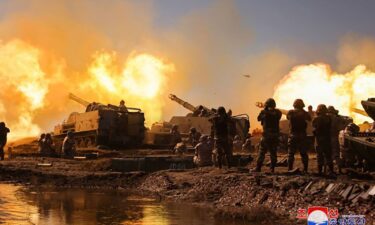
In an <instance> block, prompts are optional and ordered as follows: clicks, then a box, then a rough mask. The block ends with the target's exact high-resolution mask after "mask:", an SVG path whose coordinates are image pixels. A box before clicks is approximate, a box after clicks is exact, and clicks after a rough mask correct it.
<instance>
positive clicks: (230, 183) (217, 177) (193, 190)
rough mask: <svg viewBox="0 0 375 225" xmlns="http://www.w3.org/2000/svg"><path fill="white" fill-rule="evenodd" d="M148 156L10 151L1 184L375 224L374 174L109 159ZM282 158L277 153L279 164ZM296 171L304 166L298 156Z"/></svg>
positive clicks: (230, 212)
mask: <svg viewBox="0 0 375 225" xmlns="http://www.w3.org/2000/svg"><path fill="white" fill-rule="evenodd" d="M28 147H30V146H27V145H26V146H23V149H29V148H28ZM147 152H149V150H134V151H129V152H126V153H124V152H111V151H109V152H107V153H103V154H100V155H101V157H100V158H99V159H94V160H70V159H61V158H41V157H37V156H36V154H35V152H34V151H31V150H30V151H29V150H28V151H23V150H22V151H19V152H17V151H14V152H13V157H14V158H12V159H8V160H5V161H1V162H0V180H2V181H7V182H17V183H22V184H25V185H34V186H58V187H66V188H103V189H119V190H130V191H133V192H137V193H139V194H145V195H152V196H155V197H157V198H161V199H165V200H168V201H177V202H190V203H193V204H199V205H202V206H204V207H208V208H211V209H213V210H214V211H215V212H216V213H217V214H218V215H220V216H226V217H230V218H234V219H240V220H250V221H274V220H276V219H277V220H283V221H284V220H285V221H288V222H282V223H281V224H298V223H300V224H305V223H306V220H297V219H296V216H297V210H298V209H307V207H308V206H325V207H330V208H332V207H333V208H337V209H338V210H339V213H340V214H341V215H344V214H345V215H346V214H360V215H365V216H366V219H367V223H366V224H375V222H374V221H375V210H374V209H375V196H374V195H369V194H368V191H369V190H370V189H371V188H373V187H374V188H375V180H374V176H375V174H370V173H369V174H360V173H354V172H353V171H349V170H348V171H345V172H346V174H345V175H339V176H337V177H318V176H316V175H315V174H314V173H316V157H315V156H314V155H313V154H311V156H310V171H311V173H310V174H309V175H301V174H288V173H287V168H286V167H278V168H277V169H276V173H275V174H270V173H269V168H267V166H264V168H263V171H264V172H262V173H252V172H249V169H251V168H253V167H254V162H253V163H252V164H250V165H249V166H247V167H244V168H231V169H225V168H224V169H222V170H220V169H217V168H212V167H207V168H196V169H189V170H164V171H158V172H154V173H149V174H147V173H144V172H127V173H123V172H115V171H112V169H111V157H113V156H116V157H121V156H123V155H129V154H130V155H133V154H147ZM164 152H167V151H164ZM154 153H155V154H156V153H157V154H162V153H163V151H155V152H154ZM285 156H286V154H279V160H281V159H283V158H285ZM253 157H254V158H255V157H256V154H253ZM267 160H269V159H268V157H267V158H266V162H267ZM296 167H300V168H302V165H301V161H300V158H299V157H298V156H297V158H296ZM374 190H375V189H374ZM366 193H367V194H366Z"/></svg>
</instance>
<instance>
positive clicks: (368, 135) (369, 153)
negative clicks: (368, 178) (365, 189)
mask: <svg viewBox="0 0 375 225" xmlns="http://www.w3.org/2000/svg"><path fill="white" fill-rule="evenodd" d="M361 104H362V107H363V109H364V110H365V112H366V114H367V115H368V116H369V117H370V118H371V119H372V120H373V122H374V120H375V98H369V99H368V100H367V101H361ZM344 141H345V142H346V143H347V144H348V146H349V150H350V151H351V152H352V153H354V154H355V155H357V156H358V158H360V159H363V161H365V163H366V166H368V167H370V169H372V170H375V130H373V129H370V130H368V131H366V132H356V133H346V134H345V136H344Z"/></svg>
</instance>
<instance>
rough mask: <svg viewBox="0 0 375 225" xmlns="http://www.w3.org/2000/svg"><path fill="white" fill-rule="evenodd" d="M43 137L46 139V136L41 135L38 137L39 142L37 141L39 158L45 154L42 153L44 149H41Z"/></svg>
mask: <svg viewBox="0 0 375 225" xmlns="http://www.w3.org/2000/svg"><path fill="white" fill-rule="evenodd" d="M45 137H46V134H44V133H43V134H41V135H40V137H39V140H38V146H39V153H40V155H41V156H45V152H44V150H45V149H44V147H43V143H44V138H45Z"/></svg>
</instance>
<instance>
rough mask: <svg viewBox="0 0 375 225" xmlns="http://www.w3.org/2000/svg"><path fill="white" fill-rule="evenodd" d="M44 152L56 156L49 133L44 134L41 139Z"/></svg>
mask: <svg viewBox="0 0 375 225" xmlns="http://www.w3.org/2000/svg"><path fill="white" fill-rule="evenodd" d="M43 148H44V153H45V154H46V155H48V156H50V157H54V156H56V152H55V148H54V145H53V140H52V136H51V134H49V133H48V134H46V136H45V138H44V140H43Z"/></svg>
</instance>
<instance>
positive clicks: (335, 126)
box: [327, 105, 343, 172]
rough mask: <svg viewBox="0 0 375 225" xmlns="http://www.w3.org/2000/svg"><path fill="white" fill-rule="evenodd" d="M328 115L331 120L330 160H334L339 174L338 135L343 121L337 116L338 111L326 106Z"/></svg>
mask: <svg viewBox="0 0 375 225" xmlns="http://www.w3.org/2000/svg"><path fill="white" fill-rule="evenodd" d="M327 111H328V115H329V117H330V118H331V148H332V159H334V160H335V163H336V165H337V168H338V170H339V172H340V171H341V159H340V143H339V134H340V131H341V130H342V129H343V127H342V123H343V119H342V118H341V117H340V116H339V111H338V110H336V109H335V107H333V106H331V105H330V106H328V109H327Z"/></svg>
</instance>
